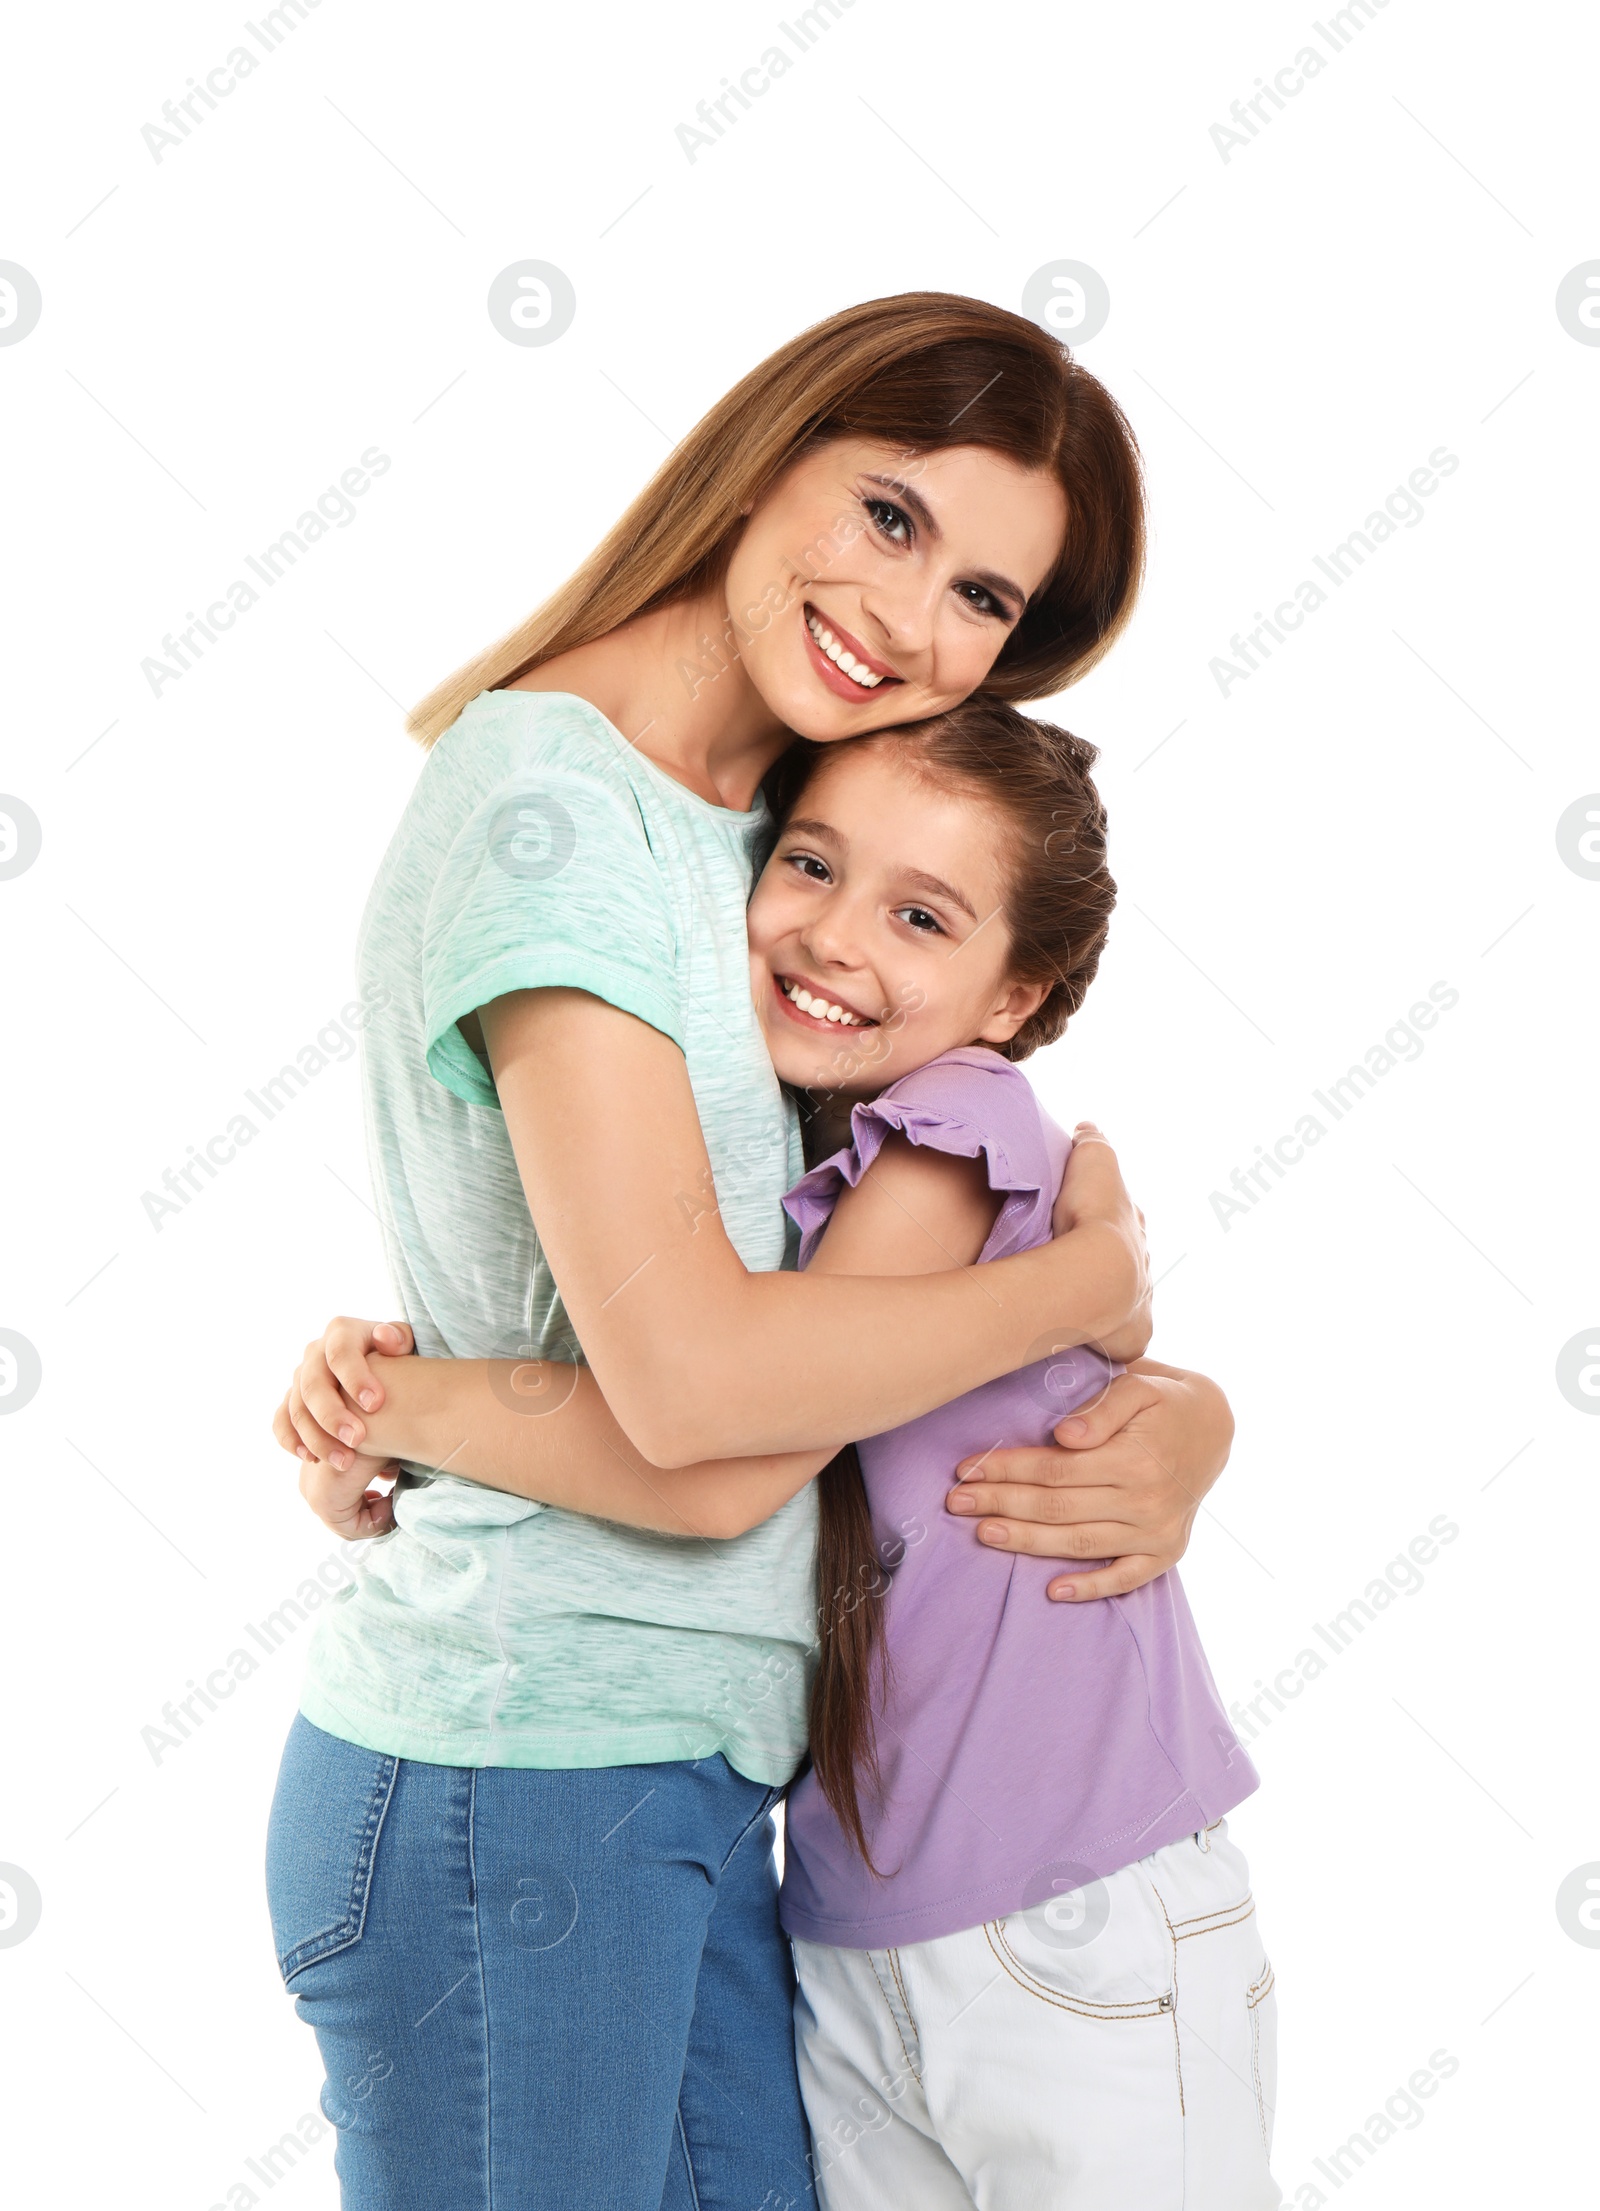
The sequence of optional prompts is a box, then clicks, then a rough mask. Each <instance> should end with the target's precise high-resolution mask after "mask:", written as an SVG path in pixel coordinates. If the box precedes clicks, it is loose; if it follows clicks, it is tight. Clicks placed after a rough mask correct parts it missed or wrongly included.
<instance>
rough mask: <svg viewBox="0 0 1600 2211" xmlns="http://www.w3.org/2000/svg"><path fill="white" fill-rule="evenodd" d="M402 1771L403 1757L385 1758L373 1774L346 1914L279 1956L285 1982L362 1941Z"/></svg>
mask: <svg viewBox="0 0 1600 2211" xmlns="http://www.w3.org/2000/svg"><path fill="white" fill-rule="evenodd" d="M399 1772H400V1760H399V1759H398V1758H385V1759H384V1760H383V1761H382V1762H381V1764H380V1765H379V1767H378V1770H377V1772H376V1773H375V1774H374V1776H373V1781H372V1792H371V1795H370V1796H369V1798H368V1800H367V1813H366V1818H365V1820H364V1821H363V1823H362V1829H361V1841H360V1844H359V1846H358V1847H357V1851H356V1863H355V1870H354V1872H353V1873H352V1874H351V1877H350V1897H349V1901H348V1903H347V1904H346V1905H345V1909H344V1915H343V1917H342V1918H340V1919H338V1920H336V1921H335V1922H334V1924H333V1925H332V1926H331V1927H322V1928H319V1929H318V1931H317V1932H316V1934H314V1935H307V1936H306V1937H305V1938H304V1940H303V1941H300V1942H297V1943H296V1944H295V1946H294V1948H293V1949H292V1950H289V1951H287V1952H285V1954H284V1956H283V1957H282V1958H280V1959H279V1961H278V1969H279V1971H280V1972H281V1973H282V1975H283V1978H284V1981H285V1983H286V1984H287V1983H288V1982H290V1981H292V1980H293V1979H294V1977H295V1975H296V1974H297V1973H302V1972H304V1970H305V1968H306V1967H307V1966H308V1965H315V1964H316V1963H317V1961H318V1960H319V1959H321V1958H331V1957H333V1956H335V1955H336V1954H337V1953H338V1952H339V1951H340V1950H348V1949H349V1947H350V1945H351V1944H352V1943H354V1942H359V1941H360V1939H361V1936H362V1934H363V1932H364V1931H365V1929H366V1924H367V1900H368V1898H369V1897H370V1895H371V1893H372V1869H373V1864H374V1862H375V1860H376V1858H377V1852H378V1841H379V1838H380V1836H381V1835H382V1833H383V1823H384V1819H385V1817H386V1815H387V1813H388V1810H389V1804H390V1800H391V1799H392V1798H393V1795H394V1785H395V1781H396V1778H397V1777H398V1775H399ZM358 1899H359V1901H358Z"/></svg>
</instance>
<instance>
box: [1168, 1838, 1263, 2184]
mask: <svg viewBox="0 0 1600 2211" xmlns="http://www.w3.org/2000/svg"><path fill="white" fill-rule="evenodd" d="M1150 1894H1151V1895H1152V1896H1153V1897H1154V1898H1155V1900H1156V1905H1157V1908H1158V1909H1159V1911H1160V1913H1161V1916H1162V1918H1163V1919H1164V1920H1165V1921H1166V1924H1167V1937H1168V1940H1169V1941H1170V1942H1171V1944H1172V2061H1173V2064H1174V2065H1175V2066H1176V2068H1177V2073H1178V2116H1179V2117H1180V2118H1181V2119H1182V2120H1183V2121H1184V2122H1185V2133H1186V2139H1185V2143H1184V2162H1185V2165H1186V2166H1187V2163H1188V2141H1187V2123H1188V2118H1189V2107H1188V2104H1187V2103H1186V2102H1185V2101H1184V2094H1183V2036H1182V2034H1181V2032H1180V2031H1179V2026H1178V2008H1179V2007H1178V1944H1179V1941H1180V1940H1181V1939H1183V1938H1181V1937H1180V1936H1179V1934H1178V1931H1177V1929H1176V1928H1175V1927H1174V1926H1173V1924H1172V1914H1171V1913H1170V1912H1169V1911H1168V1910H1167V1902H1166V1898H1165V1897H1164V1896H1163V1895H1162V1893H1161V1891H1160V1890H1159V1889H1158V1888H1157V1887H1156V1885H1155V1883H1154V1881H1152V1882H1151V1883H1150ZM1250 1909H1251V1910H1252V1911H1254V1910H1255V1906H1254V1905H1253V1904H1252V1905H1251V1907H1250Z"/></svg>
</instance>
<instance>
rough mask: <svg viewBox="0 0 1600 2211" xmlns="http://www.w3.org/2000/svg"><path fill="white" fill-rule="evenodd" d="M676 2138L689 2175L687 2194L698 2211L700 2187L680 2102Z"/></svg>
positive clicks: (695, 2210)
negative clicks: (690, 2152)
mask: <svg viewBox="0 0 1600 2211" xmlns="http://www.w3.org/2000/svg"><path fill="white" fill-rule="evenodd" d="M678 2140H679V2141H680V2142H681V2143H682V2145H683V2165H684V2170H685V2172H687V2174H688V2175H689V2195H690V2198H691V2200H692V2202H693V2204H694V2211H700V2187H699V2183H698V2182H697V2181H696V2179H695V2177H694V2159H693V2158H692V2157H691V2156H690V2155H689V2135H688V2131H687V2129H686V2128H685V2126H684V2123H683V2106H682V2104H679V2106H678Z"/></svg>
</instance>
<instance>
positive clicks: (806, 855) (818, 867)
mask: <svg viewBox="0 0 1600 2211" xmlns="http://www.w3.org/2000/svg"><path fill="white" fill-rule="evenodd" d="M784 857H785V860H786V862H787V864H788V865H789V866H790V867H792V868H793V869H794V870H795V871H796V873H798V874H800V875H803V876H805V878H806V880H807V881H808V882H811V883H827V882H831V881H832V877H831V876H830V875H829V873H828V865H827V862H826V861H825V860H819V859H818V858H817V856H816V854H815V853H814V852H790V853H786V854H785V856H784Z"/></svg>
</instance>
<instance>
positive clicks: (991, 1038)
mask: <svg viewBox="0 0 1600 2211" xmlns="http://www.w3.org/2000/svg"><path fill="white" fill-rule="evenodd" d="M1050 990H1051V986H1050V984H1049V983H1008V984H1007V985H1006V987H1005V990H1004V991H1003V993H1002V994H1001V996H1000V998H999V999H998V1001H997V1002H996V1004H995V1007H994V1010H993V1012H992V1013H991V1014H990V1016H989V1018H988V1020H987V1021H986V1022H985V1023H984V1025H983V1027H982V1028H981V1029H980V1030H979V1031H978V1035H977V1038H976V1042H978V1043H979V1044H1009V1043H1010V1042H1011V1039H1012V1038H1013V1037H1014V1036H1015V1035H1016V1033H1017V1031H1018V1030H1019V1029H1020V1028H1021V1026H1022V1024H1023V1023H1024V1021H1031V1020H1032V1019H1033V1016H1034V1015H1035V1014H1036V1013H1037V1012H1038V1010H1039V1008H1040V1007H1041V1006H1042V1005H1043V1004H1044V1002H1045V1000H1046V999H1047V998H1048V997H1049V995H1050Z"/></svg>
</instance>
